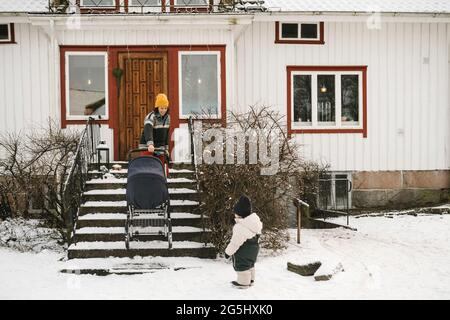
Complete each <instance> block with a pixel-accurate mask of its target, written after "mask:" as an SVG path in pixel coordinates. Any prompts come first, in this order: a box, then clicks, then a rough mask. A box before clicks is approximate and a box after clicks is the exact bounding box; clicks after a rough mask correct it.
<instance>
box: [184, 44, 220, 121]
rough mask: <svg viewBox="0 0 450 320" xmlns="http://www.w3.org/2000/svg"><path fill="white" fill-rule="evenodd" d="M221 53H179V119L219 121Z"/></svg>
mask: <svg viewBox="0 0 450 320" xmlns="http://www.w3.org/2000/svg"><path fill="white" fill-rule="evenodd" d="M220 90H221V71H220V52H212V51H190V52H180V53H179V91H180V119H186V118H188V117H189V115H192V114H197V115H201V114H203V115H207V116H208V117H212V118H220V112H221V102H220V101H221V91H220Z"/></svg>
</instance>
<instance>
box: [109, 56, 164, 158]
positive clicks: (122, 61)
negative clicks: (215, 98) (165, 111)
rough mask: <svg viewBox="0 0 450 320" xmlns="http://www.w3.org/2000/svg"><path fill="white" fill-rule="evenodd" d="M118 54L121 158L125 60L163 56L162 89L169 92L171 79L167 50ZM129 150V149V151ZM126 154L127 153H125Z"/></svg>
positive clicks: (119, 149)
mask: <svg viewBox="0 0 450 320" xmlns="http://www.w3.org/2000/svg"><path fill="white" fill-rule="evenodd" d="M117 55H118V67H119V68H120V69H122V70H123V75H122V78H121V79H120V96H119V101H118V105H117V108H118V109H117V111H118V112H117V117H118V124H119V125H118V127H117V131H118V141H117V148H118V156H119V158H120V155H121V147H122V148H123V146H121V141H124V140H125V139H123V136H124V135H125V133H126V130H124V129H125V127H126V124H125V120H126V117H125V114H124V113H123V112H121V110H124V111H125V109H126V108H125V90H126V88H125V78H124V77H125V75H126V70H125V67H126V66H125V60H126V59H132V58H143V59H152V58H162V68H163V71H162V74H163V79H162V88H161V91H162V92H163V93H166V94H167V90H168V86H169V83H168V82H169V81H168V68H167V66H168V65H167V60H168V58H167V56H168V52H167V51H157V52H156V51H153V52H145V51H143V52H136V51H133V52H131V51H130V52H123V51H120V52H118V53H117ZM149 109H150V110H153V107H152V106H150V108H149ZM127 152H128V151H127ZM125 154H126V153H125ZM121 160H126V159H121Z"/></svg>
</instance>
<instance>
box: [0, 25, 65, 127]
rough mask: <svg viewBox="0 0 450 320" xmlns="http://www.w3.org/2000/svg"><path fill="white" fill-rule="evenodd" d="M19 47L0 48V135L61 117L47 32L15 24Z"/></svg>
mask: <svg viewBox="0 0 450 320" xmlns="http://www.w3.org/2000/svg"><path fill="white" fill-rule="evenodd" d="M14 29H15V39H16V42H17V44H6V45H0V61H1V63H0V133H4V132H6V131H7V132H26V130H27V129H28V128H29V127H31V126H33V125H34V124H36V125H37V124H42V123H45V122H46V121H47V119H48V118H49V117H51V118H55V117H59V111H57V110H55V109H54V108H53V109H52V107H51V103H50V100H51V94H53V93H54V91H55V88H51V87H50V81H49V76H50V72H51V65H50V60H49V54H50V49H49V46H50V41H49V39H48V37H47V35H46V33H45V32H44V31H43V30H42V29H40V28H38V27H35V26H31V25H30V24H25V23H16V24H15V25H14Z"/></svg>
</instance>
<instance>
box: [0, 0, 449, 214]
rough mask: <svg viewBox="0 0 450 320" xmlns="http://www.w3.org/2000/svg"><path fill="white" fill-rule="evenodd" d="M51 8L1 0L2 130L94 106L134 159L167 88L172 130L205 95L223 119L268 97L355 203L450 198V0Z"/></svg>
mask: <svg viewBox="0 0 450 320" xmlns="http://www.w3.org/2000/svg"><path fill="white" fill-rule="evenodd" d="M51 2H55V1H48V0H0V131H1V132H5V131H16V132H17V131H20V130H27V128H29V127H30V126H31V125H32V123H40V122H44V121H45V120H46V119H47V118H48V117H52V118H55V119H58V120H59V121H60V122H61V125H62V126H63V127H70V126H80V125H82V124H83V123H84V122H85V120H86V117H87V115H86V114H88V113H91V112H92V113H94V114H100V115H101V120H100V122H101V123H102V133H103V137H105V138H106V140H107V143H108V144H109V145H110V146H111V156H112V157H113V158H114V159H116V160H120V159H123V158H124V155H125V153H126V150H128V149H129V148H130V147H131V146H132V145H133V144H134V143H135V142H136V139H137V138H138V135H139V134H140V132H139V131H140V127H141V124H142V118H143V116H144V115H145V114H146V113H147V112H148V110H149V108H150V106H151V105H152V104H153V99H154V97H155V94H156V93H158V92H160V91H163V92H166V93H167V94H168V97H169V101H170V102H171V110H170V113H171V117H172V120H173V123H174V128H185V127H186V122H187V117H188V116H189V114H190V113H191V112H193V111H198V110H196V108H197V107H198V106H199V105H202V104H203V105H208V106H211V108H212V109H211V110H212V111H213V113H215V115H216V117H217V118H219V119H222V120H223V121H225V118H226V113H227V111H230V110H236V111H245V110H246V108H248V106H249V105H266V106H271V107H273V108H275V109H277V110H279V111H280V112H281V113H283V114H285V115H286V121H287V125H288V128H289V132H290V134H291V136H292V137H294V138H295V139H298V140H299V142H301V143H302V144H303V153H304V156H305V157H306V158H308V159H312V160H316V161H321V162H326V163H329V164H330V169H331V171H332V173H333V175H334V176H335V177H348V178H349V179H350V180H351V181H352V182H353V192H352V199H351V200H352V205H353V206H374V205H377V206H378V205H389V204H391V203H394V204H395V203H399V204H408V203H409V204H411V203H431V202H440V201H445V200H448V197H449V189H450V111H449V110H450V99H449V92H450V81H449V80H450V54H449V53H450V1H448V0H433V1H428V0H341V1H333V0H322V1H315V0H266V1H264V3H263V4H259V3H257V1H248V2H247V3H246V4H244V3H241V4H238V5H237V6H235V7H233V8H232V7H228V10H225V9H224V8H223V6H222V5H223V4H229V3H231V2H232V1H218V0H214V1H209V0H192V1H190V0H164V1H163V3H161V0H71V1H70V2H71V5H70V6H69V7H68V8H67V10H66V11H65V12H66V13H58V12H56V11H54V10H53V11H52V10H50V9H49V3H51ZM56 2H58V1H56ZM58 3H62V4H63V3H64V1H59V2H58ZM60 9H61V10H63V7H60ZM64 10H65V8H64ZM118 69H121V70H123V72H124V74H123V75H122V78H121V79H120V82H118V79H117V77H115V76H114V75H116V76H117V74H118V73H117V70H118ZM192 79H194V80H192ZM184 139H186V137H185V136H184V135H182V134H176V133H175V134H174V143H175V148H177V146H179V152H175V155H174V156H175V160H178V161H181V160H183V157H185V156H186V154H185V153H186V152H185V151H186V150H184V149H183V148H182V147H181V146H183V145H188V144H187V141H184V142H183V140H184ZM331 198H332V199H334V198H336V194H332V195H331ZM333 201H334V200H333Z"/></svg>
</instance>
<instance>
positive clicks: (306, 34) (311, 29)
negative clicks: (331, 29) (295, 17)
mask: <svg viewBox="0 0 450 320" xmlns="http://www.w3.org/2000/svg"><path fill="white" fill-rule="evenodd" d="M301 38H302V39H317V38H318V36H317V24H315V23H314V24H311V23H304V24H302V30H301Z"/></svg>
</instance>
